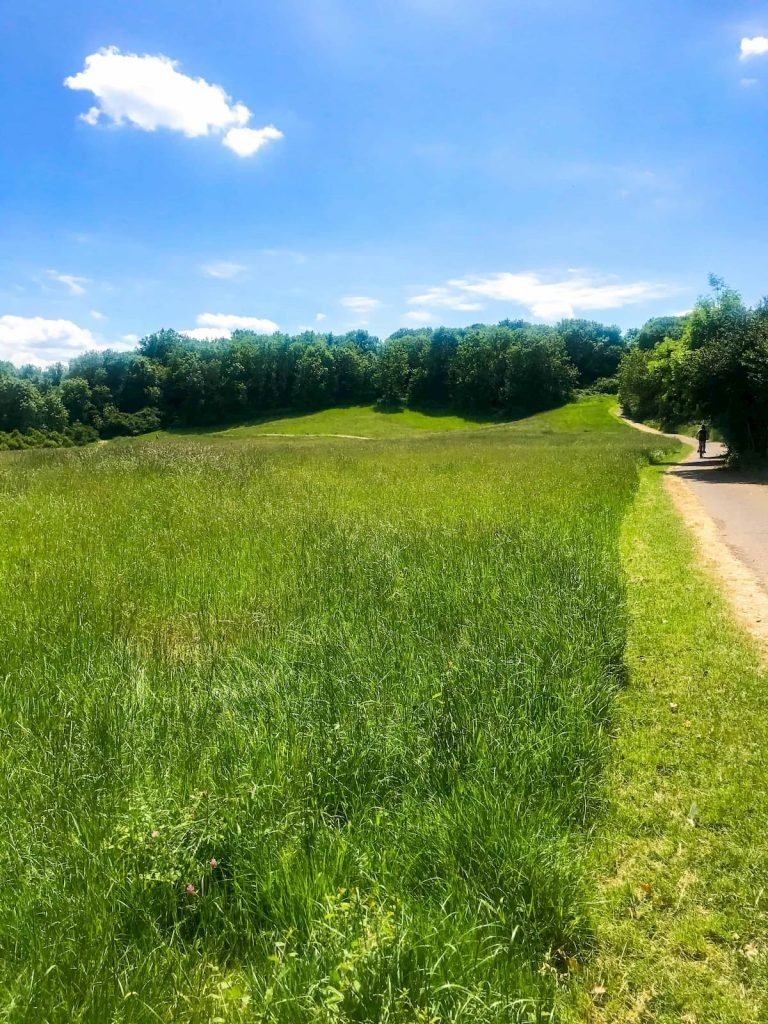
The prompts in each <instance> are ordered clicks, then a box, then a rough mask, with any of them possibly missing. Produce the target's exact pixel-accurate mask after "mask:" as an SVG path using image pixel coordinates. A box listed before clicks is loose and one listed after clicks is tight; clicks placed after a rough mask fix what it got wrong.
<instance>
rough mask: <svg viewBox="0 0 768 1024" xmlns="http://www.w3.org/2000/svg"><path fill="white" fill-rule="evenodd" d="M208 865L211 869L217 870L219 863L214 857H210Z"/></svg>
mask: <svg viewBox="0 0 768 1024" xmlns="http://www.w3.org/2000/svg"><path fill="white" fill-rule="evenodd" d="M208 863H209V864H210V865H211V867H212V868H217V867H218V866H219V862H218V861H217V860H216V858H215V857H211V859H210V860H209V861H208Z"/></svg>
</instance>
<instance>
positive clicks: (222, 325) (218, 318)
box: [179, 313, 280, 341]
mask: <svg viewBox="0 0 768 1024" xmlns="http://www.w3.org/2000/svg"><path fill="white" fill-rule="evenodd" d="M279 330H280V328H279V327H278V325H277V324H276V323H275V322H274V320H264V319H262V318H260V317H256V316H237V315H235V314H234V313H200V315H199V316H198V317H197V327H191V328H188V329H187V330H183V331H179V334H185V335H186V336H187V337H188V338H194V339H195V340H196V341H215V340H217V339H218V338H231V337H232V332H233V331H253V332H254V333H255V334H274V333H275V332H276V331H279Z"/></svg>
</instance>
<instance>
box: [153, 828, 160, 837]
mask: <svg viewBox="0 0 768 1024" xmlns="http://www.w3.org/2000/svg"><path fill="white" fill-rule="evenodd" d="M159 838H160V833H159V832H158V830H157V829H155V830H154V831H153V832H152V839H159Z"/></svg>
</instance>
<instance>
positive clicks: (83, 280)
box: [46, 270, 90, 295]
mask: <svg viewBox="0 0 768 1024" xmlns="http://www.w3.org/2000/svg"><path fill="white" fill-rule="evenodd" d="M46 273H47V274H48V277H50V278H51V279H52V280H53V281H58V282H59V284H63V285H64V287H65V288H68V289H69V294H70V295H85V286H86V285H87V284H89V283H90V282H89V280H88V278H87V277H75V275H74V274H60V273H59V272H58V270H48V271H46Z"/></svg>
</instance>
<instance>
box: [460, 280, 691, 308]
mask: <svg viewBox="0 0 768 1024" xmlns="http://www.w3.org/2000/svg"><path fill="white" fill-rule="evenodd" d="M448 286H449V288H450V289H451V290H452V291H453V292H460V293H464V294H467V295H470V296H476V295H480V296H482V297H483V298H484V299H490V300H492V301H494V302H505V303H511V304H515V305H520V306H525V307H526V308H527V309H528V310H529V311H530V312H531V313H532V314H533V315H534V316H536V317H539V318H540V319H542V320H557V319H559V318H561V317H572V316H575V315H576V314H577V313H578V312H579V311H583V310H604V309H621V308H622V307H623V306H628V305H631V304H633V303H637V302H646V301H648V300H650V299H660V298H667V297H669V296H671V295H675V294H676V292H677V290H678V289H676V288H674V287H672V286H670V285H667V284H660V283H654V282H650V281H633V282H626V283H624V282H620V281H616V280H615V279H612V278H610V279H606V278H598V277H590V276H589V275H588V274H586V273H585V272H583V271H578V272H576V273H574V274H571V275H569V276H568V277H566V278H565V279H562V280H559V281H557V280H556V281H544V280H542V278H541V277H540V275H538V274H534V273H525V274H510V273H500V274H491V275H489V276H487V277H471V278H464V279H457V280H454V281H449V282H448Z"/></svg>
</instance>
